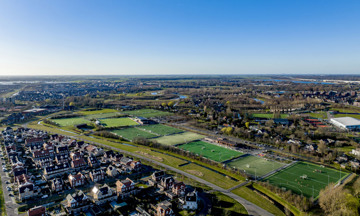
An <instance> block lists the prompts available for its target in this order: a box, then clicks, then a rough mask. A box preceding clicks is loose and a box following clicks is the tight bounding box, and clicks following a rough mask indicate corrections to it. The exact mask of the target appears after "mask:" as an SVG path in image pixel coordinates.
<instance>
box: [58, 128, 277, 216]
mask: <svg viewBox="0 0 360 216" xmlns="http://www.w3.org/2000/svg"><path fill="white" fill-rule="evenodd" d="M64 136H67V135H64ZM67 137H69V136H67ZM72 138H73V139H78V140H83V141H85V142H88V143H91V144H94V145H98V146H102V147H104V148H109V149H112V150H116V151H121V152H123V153H125V154H127V155H131V156H133V157H136V158H139V159H142V160H146V161H149V162H151V163H153V164H156V165H158V166H161V167H164V168H166V169H168V170H171V171H174V172H177V173H179V174H181V175H184V176H186V177H188V178H191V179H194V180H195V181H198V182H200V183H202V184H205V185H207V186H208V187H211V188H212V189H213V190H216V191H219V192H221V193H223V194H225V195H227V196H229V197H231V198H233V199H235V200H236V201H238V202H239V203H240V204H242V205H243V206H244V207H245V209H246V210H247V212H248V214H249V215H254V216H272V215H273V214H271V213H269V212H268V211H266V210H264V209H262V208H260V207H259V206H257V205H255V204H253V203H251V202H249V201H247V200H246V199H244V198H242V197H240V196H238V195H236V194H234V193H231V192H230V191H228V190H226V189H224V188H221V187H219V186H217V185H214V184H212V183H210V182H208V181H206V180H204V179H201V178H199V177H197V176H194V175H191V174H189V173H186V172H184V171H182V170H179V169H176V168H174V167H172V166H169V165H166V164H163V163H161V162H158V161H156V160H152V159H150V158H146V157H144V156H142V155H138V154H135V153H132V152H129V151H125V150H123V149H120V148H115V147H111V146H108V145H105V144H102V143H98V142H93V141H90V140H87V139H83V138H79V137H76V136H72Z"/></svg>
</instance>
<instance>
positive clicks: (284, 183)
mask: <svg viewBox="0 0 360 216" xmlns="http://www.w3.org/2000/svg"><path fill="white" fill-rule="evenodd" d="M347 175H349V173H347V172H343V171H339V170H336V169H332V168H327V167H324V166H319V165H316V164H312V163H307V162H298V163H296V164H294V165H292V166H290V167H287V168H286V169H284V170H281V171H280V172H277V173H275V174H273V175H271V176H269V177H267V178H265V179H264V180H263V181H268V182H269V183H270V184H273V185H276V186H278V187H280V188H284V189H286V190H291V191H293V192H294V193H296V194H299V195H304V196H306V197H308V198H310V197H314V199H316V198H317V197H318V196H319V193H320V190H321V189H324V188H325V187H326V186H327V185H328V184H330V183H332V182H334V183H336V182H338V181H339V180H341V179H343V178H345V177H346V176H347Z"/></svg>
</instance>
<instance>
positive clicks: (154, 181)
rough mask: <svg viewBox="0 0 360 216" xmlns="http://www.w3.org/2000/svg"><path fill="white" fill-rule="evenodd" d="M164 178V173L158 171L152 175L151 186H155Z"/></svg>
mask: <svg viewBox="0 0 360 216" xmlns="http://www.w3.org/2000/svg"><path fill="white" fill-rule="evenodd" d="M163 177H165V172H164V171H156V172H154V173H153V174H152V175H151V179H149V181H148V183H149V185H151V186H154V185H156V184H157V182H159V181H160V180H161V179H162V178H163Z"/></svg>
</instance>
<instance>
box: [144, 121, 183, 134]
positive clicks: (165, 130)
mask: <svg viewBox="0 0 360 216" xmlns="http://www.w3.org/2000/svg"><path fill="white" fill-rule="evenodd" d="M138 129H141V130H145V131H147V132H150V133H155V134H158V135H160V136H166V135H170V134H175V133H181V132H184V131H183V130H180V129H177V128H174V127H170V126H166V125H162V124H154V125H145V126H141V127H138Z"/></svg>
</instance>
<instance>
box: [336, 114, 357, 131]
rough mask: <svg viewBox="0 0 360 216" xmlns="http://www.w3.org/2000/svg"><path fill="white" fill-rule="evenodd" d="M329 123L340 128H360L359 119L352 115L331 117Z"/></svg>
mask: <svg viewBox="0 0 360 216" xmlns="http://www.w3.org/2000/svg"><path fill="white" fill-rule="evenodd" d="M330 123H332V124H333V125H335V126H336V127H339V128H342V129H347V130H360V120H358V119H356V118H352V117H340V118H332V119H330Z"/></svg>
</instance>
